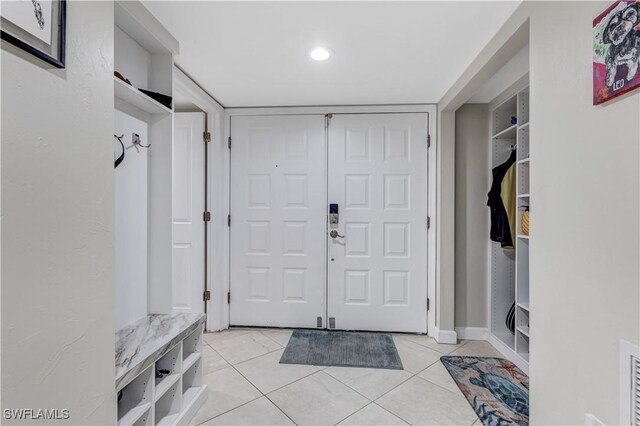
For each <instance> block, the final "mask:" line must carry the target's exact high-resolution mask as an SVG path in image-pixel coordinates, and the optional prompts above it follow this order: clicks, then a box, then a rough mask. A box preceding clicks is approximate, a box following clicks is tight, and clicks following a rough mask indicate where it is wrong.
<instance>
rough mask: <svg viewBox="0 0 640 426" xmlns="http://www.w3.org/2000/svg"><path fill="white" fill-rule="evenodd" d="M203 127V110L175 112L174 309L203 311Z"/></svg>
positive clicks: (173, 204) (194, 311)
mask: <svg viewBox="0 0 640 426" xmlns="http://www.w3.org/2000/svg"><path fill="white" fill-rule="evenodd" d="M204 129H205V116H204V113H202V112H189V113H176V114H175V115H174V138H173V177H172V182H173V191H172V193H173V200H172V206H173V213H172V217H173V253H172V256H173V268H172V269H173V272H172V274H173V276H172V298H171V299H172V304H173V311H174V312H191V313H199V312H203V311H204V302H203V300H202V294H203V291H204V222H203V218H202V214H203V212H204V209H205V203H204V197H205V194H204V167H205V158H204V140H203V132H204ZM152 149H153V148H152ZM150 214H153V212H150Z"/></svg>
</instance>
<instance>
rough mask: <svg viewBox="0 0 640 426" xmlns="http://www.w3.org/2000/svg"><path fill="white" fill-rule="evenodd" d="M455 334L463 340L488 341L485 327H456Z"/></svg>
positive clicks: (487, 332) (487, 330)
mask: <svg viewBox="0 0 640 426" xmlns="http://www.w3.org/2000/svg"><path fill="white" fill-rule="evenodd" d="M456 334H457V335H458V338H460V339H463V340H489V329H488V328H486V327H456Z"/></svg>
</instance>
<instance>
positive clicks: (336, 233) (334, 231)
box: [329, 229, 344, 239]
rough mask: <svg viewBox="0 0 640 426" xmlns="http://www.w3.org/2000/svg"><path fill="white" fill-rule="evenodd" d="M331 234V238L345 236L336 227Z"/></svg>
mask: <svg viewBox="0 0 640 426" xmlns="http://www.w3.org/2000/svg"><path fill="white" fill-rule="evenodd" d="M329 236H330V237H331V238H334V239H335V238H336V237H337V238H344V235H340V234H338V231H336V230H335V229H334V230H333V231H331V232H329Z"/></svg>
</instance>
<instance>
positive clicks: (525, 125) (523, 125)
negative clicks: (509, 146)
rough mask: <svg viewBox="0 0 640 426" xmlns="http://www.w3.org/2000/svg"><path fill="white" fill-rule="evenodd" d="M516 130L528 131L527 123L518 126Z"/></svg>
mask: <svg viewBox="0 0 640 426" xmlns="http://www.w3.org/2000/svg"><path fill="white" fill-rule="evenodd" d="M518 129H520V130H529V122H528V121H527V122H526V123H524V124H521V125H519V126H518Z"/></svg>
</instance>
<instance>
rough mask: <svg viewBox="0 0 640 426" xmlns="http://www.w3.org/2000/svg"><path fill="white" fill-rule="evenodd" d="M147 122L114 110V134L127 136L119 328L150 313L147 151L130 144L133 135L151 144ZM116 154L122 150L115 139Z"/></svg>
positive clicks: (120, 182) (118, 196) (118, 224)
mask: <svg viewBox="0 0 640 426" xmlns="http://www.w3.org/2000/svg"><path fill="white" fill-rule="evenodd" d="M147 129H148V125H147V123H146V122H145V121H143V120H140V119H139V118H136V117H134V116H133V115H129V114H126V113H124V112H121V111H119V110H116V111H115V133H116V134H117V135H118V136H120V135H124V137H123V138H122V141H123V142H124V146H125V150H126V151H125V157H124V160H123V161H122V163H120V165H119V166H118V168H117V169H115V181H116V183H115V286H116V288H115V295H116V311H115V314H116V317H115V318H116V324H115V327H116V330H118V329H120V328H123V327H124V326H126V325H128V324H131V323H133V322H135V321H136V320H138V319H140V318H142V317H144V316H145V315H147V293H148V283H147V267H148V263H147V257H148V256H147V181H148V179H147V163H148V152H149V151H148V150H146V149H144V148H139V149H138V150H139V152H138V151H136V149H135V148H129V149H127V147H130V146H131V139H132V134H133V133H137V134H138V135H140V140H141V142H142V144H143V145H147V144H148V143H149V139H148V137H147ZM115 145H116V155H119V154H120V152H121V148H120V144H119V143H118V142H117V141H115Z"/></svg>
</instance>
